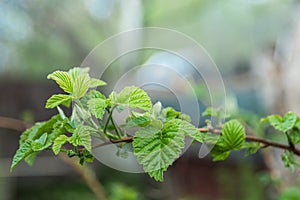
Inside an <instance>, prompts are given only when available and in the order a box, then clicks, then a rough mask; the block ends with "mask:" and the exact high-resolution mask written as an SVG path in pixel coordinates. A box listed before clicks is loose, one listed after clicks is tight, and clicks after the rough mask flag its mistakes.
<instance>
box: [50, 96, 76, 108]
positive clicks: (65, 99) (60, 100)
mask: <svg viewBox="0 0 300 200" xmlns="http://www.w3.org/2000/svg"><path fill="white" fill-rule="evenodd" d="M71 101H72V97H71V96H70V95H65V94H54V95H52V96H51V97H50V98H49V99H48V100H47V103H46V106H45V107H46V108H55V107H56V106H59V105H60V104H62V105H64V106H66V107H69V106H70V104H71Z"/></svg>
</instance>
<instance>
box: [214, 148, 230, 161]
mask: <svg viewBox="0 0 300 200" xmlns="http://www.w3.org/2000/svg"><path fill="white" fill-rule="evenodd" d="M230 152H231V151H230V150H228V149H227V148H226V147H224V146H223V145H222V144H216V145H215V146H214V148H213V149H212V150H211V151H210V155H211V156H212V157H213V161H223V160H226V159H227V158H228V156H229V155H230Z"/></svg>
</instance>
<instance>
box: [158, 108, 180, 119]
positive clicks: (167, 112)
mask: <svg viewBox="0 0 300 200" xmlns="http://www.w3.org/2000/svg"><path fill="white" fill-rule="evenodd" d="M161 115H162V117H163V118H165V119H166V120H167V121H168V120H171V119H175V118H178V117H179V115H180V112H178V111H176V110H175V109H174V108H172V107H167V108H165V109H163V110H162V112H161Z"/></svg>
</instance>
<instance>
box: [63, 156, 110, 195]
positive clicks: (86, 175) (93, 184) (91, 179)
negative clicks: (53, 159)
mask: <svg viewBox="0 0 300 200" xmlns="http://www.w3.org/2000/svg"><path fill="white" fill-rule="evenodd" d="M59 157H60V158H61V159H62V160H63V161H64V162H65V163H67V164H68V165H69V166H70V167H72V168H73V169H74V170H75V171H76V172H77V173H78V174H79V175H80V176H81V177H82V179H83V180H85V182H86V184H87V185H88V186H89V188H90V189H91V190H92V191H93V192H94V194H95V195H96V197H97V199H102V200H106V199H107V198H106V195H105V190H104V188H103V186H102V185H101V184H100V183H99V181H98V180H97V177H96V176H95V174H94V173H93V171H92V170H91V169H90V168H89V167H88V166H87V165H85V166H82V165H80V164H79V162H78V160H77V159H76V158H69V157H68V156H67V155H66V154H63V153H60V154H59Z"/></svg>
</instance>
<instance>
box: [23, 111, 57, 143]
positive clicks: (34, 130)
mask: <svg viewBox="0 0 300 200" xmlns="http://www.w3.org/2000/svg"><path fill="white" fill-rule="evenodd" d="M59 120H61V117H60V115H54V116H53V117H52V118H51V119H50V120H48V121H45V122H37V123H35V125H34V126H33V127H31V128H30V129H27V130H26V131H25V132H24V133H23V134H22V135H21V138H20V144H22V143H24V142H25V141H26V140H28V139H29V140H32V141H34V140H36V139H38V138H40V137H41V136H42V135H43V134H44V133H47V134H50V133H51V132H52V131H53V126H54V124H55V123H56V122H57V121H59Z"/></svg>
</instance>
